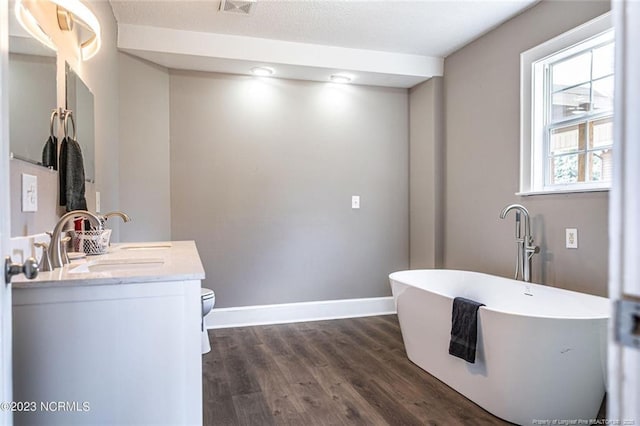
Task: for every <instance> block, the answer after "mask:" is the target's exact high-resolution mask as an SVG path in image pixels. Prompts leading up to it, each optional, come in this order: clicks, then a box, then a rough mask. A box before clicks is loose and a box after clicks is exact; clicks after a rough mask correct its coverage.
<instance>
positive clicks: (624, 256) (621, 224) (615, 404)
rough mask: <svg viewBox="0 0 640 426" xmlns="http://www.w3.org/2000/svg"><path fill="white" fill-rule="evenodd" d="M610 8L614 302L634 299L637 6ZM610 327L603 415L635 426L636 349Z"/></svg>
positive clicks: (638, 250) (639, 91) (638, 393)
mask: <svg viewBox="0 0 640 426" xmlns="http://www.w3.org/2000/svg"><path fill="white" fill-rule="evenodd" d="M612 9H613V19H614V29H615V33H616V64H615V67H616V72H615V117H614V140H615V150H614V166H613V170H614V176H613V185H612V190H611V192H610V198H609V296H610V298H611V300H612V303H614V304H615V303H616V302H617V301H618V300H621V299H633V298H639V299H638V300H640V262H638V258H640V246H639V245H638V242H639V241H640V223H638V222H639V220H640V196H639V195H638V188H640V167H639V166H638V165H639V164H640V144H639V143H638V142H639V141H640V120H638V111H640V80H639V79H638V76H639V75H640V50H638V40H640V2H637V1H624V0H614V1H613V4H612ZM614 312H615V311H614ZM610 323H611V327H610V333H609V336H610V337H609V361H608V363H609V375H608V376H609V386H608V391H609V398H608V410H607V417H608V418H609V419H610V420H612V421H614V422H618V421H619V422H620V423H615V424H640V350H638V349H634V348H630V347H622V346H620V345H619V344H618V343H617V342H616V338H615V324H616V321H610ZM627 422H629V423H627Z"/></svg>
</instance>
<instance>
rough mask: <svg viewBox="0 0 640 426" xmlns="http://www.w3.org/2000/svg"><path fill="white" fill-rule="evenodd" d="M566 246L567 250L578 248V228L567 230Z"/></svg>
mask: <svg viewBox="0 0 640 426" xmlns="http://www.w3.org/2000/svg"><path fill="white" fill-rule="evenodd" d="M565 234H566V235H565V245H566V247H567V248H571V249H577V248H578V230H577V229H576V228H566V229H565Z"/></svg>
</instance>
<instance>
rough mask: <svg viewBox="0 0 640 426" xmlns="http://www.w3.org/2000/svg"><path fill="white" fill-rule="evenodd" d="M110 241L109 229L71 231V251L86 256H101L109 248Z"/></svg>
mask: <svg viewBox="0 0 640 426" xmlns="http://www.w3.org/2000/svg"><path fill="white" fill-rule="evenodd" d="M110 239H111V229H99V230H94V231H73V249H74V251H78V252H84V253H86V254H87V255H93V254H103V253H106V252H107V249H108V248H109V240H110Z"/></svg>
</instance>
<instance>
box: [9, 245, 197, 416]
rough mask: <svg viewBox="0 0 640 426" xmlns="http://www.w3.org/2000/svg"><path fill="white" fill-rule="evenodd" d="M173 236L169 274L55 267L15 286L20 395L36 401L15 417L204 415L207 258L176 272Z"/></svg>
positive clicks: (166, 268)
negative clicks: (75, 274)
mask: <svg viewBox="0 0 640 426" xmlns="http://www.w3.org/2000/svg"><path fill="white" fill-rule="evenodd" d="M172 244H173V247H172V248H171V250H167V251H168V253H166V255H164V256H163V258H164V259H165V262H164V263H163V266H162V267H160V269H164V273H163V271H156V270H151V271H147V272H144V271H134V272H132V271H128V272H127V271H125V272H124V273H122V274H120V275H123V276H118V274H117V273H114V272H108V273H104V272H96V273H94V274H91V273H87V274H86V275H87V276H85V274H81V275H82V276H83V278H82V279H76V280H75V281H72V282H71V283H70V282H69V281H65V280H51V279H49V280H48V281H47V278H51V276H47V274H55V273H56V271H54V272H53V273H43V274H41V276H42V277H41V278H39V279H40V280H45V281H44V282H43V281H41V282H40V283H38V281H37V280H36V281H35V282H23V283H18V284H17V285H16V286H15V288H14V291H13V326H14V332H13V337H14V342H13V365H14V370H13V371H14V373H13V375H14V392H13V395H14V401H16V402H26V403H29V404H31V405H25V404H23V407H27V408H29V407H34V406H35V409H34V410H33V411H20V412H15V413H14V420H15V423H16V424H43V425H51V424H64V425H70V424H96V423H99V424H117V425H127V424H180V425H186V424H201V423H202V358H201V341H200V339H201V321H202V318H201V302H200V287H201V284H200V279H201V278H203V277H204V272H203V271H202V266H201V264H200V262H199V258H197V262H192V264H193V265H194V270H193V271H191V272H190V273H186V272H185V273H183V274H180V273H176V271H175V270H174V271H171V269H172V266H171V265H172V264H173V265H174V266H179V267H181V268H185V265H181V264H180V262H179V261H178V259H172V258H171V253H170V251H173V250H176V243H172ZM115 251H116V253H115V254H110V256H112V257H118V256H120V257H121V258H122V257H123V256H124V255H125V254H124V252H123V251H121V252H118V251H117V248H116V250H115ZM192 251H193V252H195V256H196V257H197V251H195V245H193V250H192ZM136 255H140V253H139V251H137V250H136ZM158 255H160V253H153V256H154V257H156V258H157V257H158ZM172 260H173V262H172ZM198 267H199V268H198ZM65 268H69V266H66V267H65ZM174 269H175V268H174ZM58 273H60V272H58ZM62 274H63V275H65V276H66V272H64V270H63V273H62ZM145 274H146V275H145ZM91 275H93V277H91ZM180 276H182V277H183V278H184V279H179V277H180ZM163 277H164V278H167V279H168V280H167V281H163ZM198 277H199V279H198ZM83 279H84V281H83ZM32 403H35V404H32Z"/></svg>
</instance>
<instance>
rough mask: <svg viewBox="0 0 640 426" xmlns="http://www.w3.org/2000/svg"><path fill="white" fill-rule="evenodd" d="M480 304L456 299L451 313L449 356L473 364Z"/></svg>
mask: <svg viewBox="0 0 640 426" xmlns="http://www.w3.org/2000/svg"><path fill="white" fill-rule="evenodd" d="M480 306H484V304H482V303H478V302H475V301H473V300H469V299H465V298H464V297H456V298H455V299H453V309H452V311H451V341H450V342H449V354H451V355H453V356H457V357H458V358H462V359H464V360H465V361H467V362H470V363H472V364H474V363H475V362H476V342H477V340H478V309H479V308H480Z"/></svg>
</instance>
